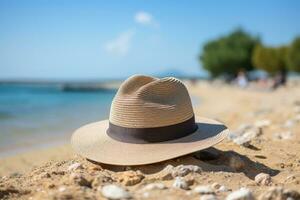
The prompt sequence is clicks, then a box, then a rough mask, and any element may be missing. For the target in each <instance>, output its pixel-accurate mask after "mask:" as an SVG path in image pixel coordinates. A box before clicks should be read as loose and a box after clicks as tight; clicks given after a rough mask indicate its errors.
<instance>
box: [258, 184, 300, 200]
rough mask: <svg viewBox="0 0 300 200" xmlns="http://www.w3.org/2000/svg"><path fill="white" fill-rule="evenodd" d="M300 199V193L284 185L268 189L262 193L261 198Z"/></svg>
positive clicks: (260, 199) (270, 199)
mask: <svg viewBox="0 0 300 200" xmlns="http://www.w3.org/2000/svg"><path fill="white" fill-rule="evenodd" d="M288 198H291V199H294V200H296V199H300V193H299V192H297V191H295V190H290V189H284V188H282V187H272V188H270V189H269V190H268V191H266V192H264V193H262V194H261V195H260V196H259V197H258V199H259V200H273V199H276V200H277V199H288Z"/></svg>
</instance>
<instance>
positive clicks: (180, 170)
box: [172, 165, 202, 177]
mask: <svg viewBox="0 0 300 200" xmlns="http://www.w3.org/2000/svg"><path fill="white" fill-rule="evenodd" d="M201 171H202V169H201V168H200V167H199V166H197V165H178V166H177V167H175V168H173V171H172V176H173V177H177V176H181V177H183V176H186V175H188V174H189V173H191V172H194V173H200V172H201Z"/></svg>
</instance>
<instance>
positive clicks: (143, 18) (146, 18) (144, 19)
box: [134, 11, 159, 27]
mask: <svg viewBox="0 0 300 200" xmlns="http://www.w3.org/2000/svg"><path fill="white" fill-rule="evenodd" d="M134 20H135V22H136V23H138V24H142V25H148V26H149V25H150V26H154V27H158V26H159V24H158V23H157V22H156V21H155V20H154V18H153V16H152V15H151V14H150V13H147V12H144V11H139V12H137V13H136V14H135V16H134Z"/></svg>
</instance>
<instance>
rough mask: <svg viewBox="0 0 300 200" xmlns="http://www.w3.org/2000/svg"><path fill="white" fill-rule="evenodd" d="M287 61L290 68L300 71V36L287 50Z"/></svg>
mask: <svg viewBox="0 0 300 200" xmlns="http://www.w3.org/2000/svg"><path fill="white" fill-rule="evenodd" d="M286 63H287V67H288V69H289V70H291V71H296V72H300V37H298V38H296V39H295V40H294V41H293V42H292V44H291V46H290V48H289V49H288V50H287V56H286Z"/></svg>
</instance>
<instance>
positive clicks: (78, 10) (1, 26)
mask: <svg viewBox="0 0 300 200" xmlns="http://www.w3.org/2000/svg"><path fill="white" fill-rule="evenodd" d="M299 10H300V1H297V0H294V1H292V0H264V1H259V0H251V1H250V0H248V1H246V0H245V1H237V0H236V1H235V0H228V1H225V0H224V1H219V0H210V1H196V0H195V1H193V0H191V1H177V0H175V1H172V0H169V1H167V0H166V1H159V0H152V1H146V0H136V1H133V0H132V1H131V0H129V1H114V0H112V1H96V0H95V1H93V0H87V1H84V0H81V1H79V0H36V1H33V0H26V1H23V0H19V1H18V0H0V79H14V80H15V79H102V78H120V77H121V78H123V77H127V76H130V75H132V74H151V75H155V74H165V73H169V72H172V71H174V72H178V73H182V74H185V75H203V74H205V71H204V70H203V69H202V68H201V63H199V60H198V56H199V54H200V52H201V48H202V46H203V45H204V44H205V42H207V41H209V40H211V39H215V38H217V37H220V36H222V35H225V34H228V33H229V32H231V31H233V30H234V29H236V28H239V27H240V28H243V29H245V30H246V31H248V32H249V33H251V34H253V35H255V36H260V38H261V40H262V41H263V43H264V44H266V45H271V46H278V45H283V44H288V43H290V42H291V41H292V40H293V39H294V38H295V37H296V36H299V35H300V23H299V19H300V12H299Z"/></svg>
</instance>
